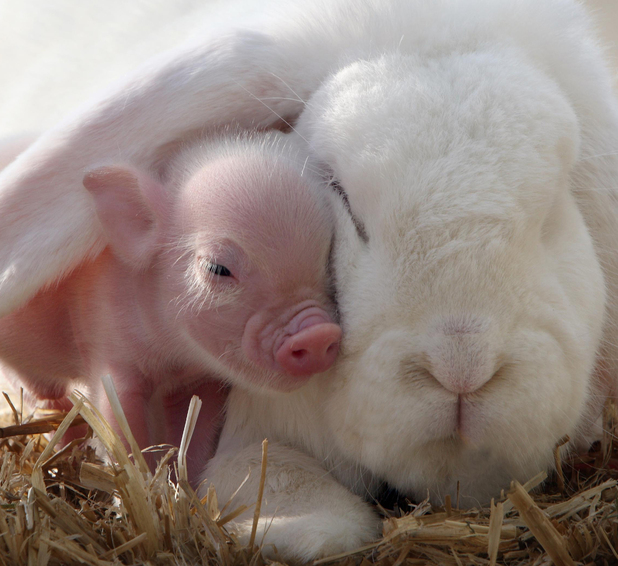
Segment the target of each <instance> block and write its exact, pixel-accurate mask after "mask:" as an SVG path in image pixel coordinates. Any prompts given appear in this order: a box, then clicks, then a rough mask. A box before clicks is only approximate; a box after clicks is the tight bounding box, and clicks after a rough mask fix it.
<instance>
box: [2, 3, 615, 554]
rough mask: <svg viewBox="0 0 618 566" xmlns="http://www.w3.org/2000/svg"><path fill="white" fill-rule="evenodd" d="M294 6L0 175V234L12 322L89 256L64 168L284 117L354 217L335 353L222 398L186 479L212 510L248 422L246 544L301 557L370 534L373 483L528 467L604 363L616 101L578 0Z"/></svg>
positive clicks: (589, 406)
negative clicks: (2, 216) (2, 214)
mask: <svg viewBox="0 0 618 566" xmlns="http://www.w3.org/2000/svg"><path fill="white" fill-rule="evenodd" d="M307 4H308V5H304V4H303V3H302V2H299V3H298V6H296V5H294V6H288V5H286V6H285V8H283V7H282V8H281V10H280V13H279V14H277V15H275V16H272V17H267V18H265V19H264V20H259V21H258V20H257V19H256V20H255V21H251V20H249V21H248V23H247V26H246V27H243V28H242V29H241V28H234V26H232V27H231V28H230V30H229V31H228V32H227V33H221V34H220V35H212V36H206V37H204V38H203V40H202V42H201V43H199V44H192V45H190V46H188V47H183V48H180V49H179V50H177V51H175V52H171V53H170V54H169V55H168V56H166V57H164V58H162V59H158V60H157V61H155V62H153V63H151V65H150V66H149V67H146V68H144V70H142V71H140V72H139V73H138V74H136V75H135V76H134V77H133V78H130V79H129V80H128V81H127V82H125V83H124V85H119V86H118V87H116V89H115V90H112V91H110V93H108V94H106V95H104V96H102V98H101V102H100V103H98V104H93V105H91V106H90V107H88V108H86V109H85V110H84V111H82V113H78V114H76V115H75V117H74V118H72V119H71V120H69V121H67V122H66V123H65V124H64V125H61V126H59V127H58V128H57V129H56V130H54V131H50V132H49V133H48V134H47V135H46V136H44V137H43V138H41V140H40V141H39V142H38V143H37V144H35V146H33V147H32V148H31V150H30V151H29V152H27V153H26V154H24V155H23V156H22V157H20V158H19V159H18V160H17V161H16V162H15V164H14V165H13V166H11V167H9V168H8V169H7V170H6V173H5V174H4V175H3V176H2V177H0V207H2V208H3V209H4V210H7V209H8V210H9V211H11V210H12V209H11V206H14V203H22V204H23V203H24V202H34V201H26V200H25V199H24V195H29V198H32V197H31V196H30V195H32V196H34V195H36V196H37V198H40V199H44V200H39V201H38V203H37V204H32V205H29V204H27V205H26V206H27V208H26V214H25V215H24V214H23V212H24V209H23V208H20V209H19V210H20V212H21V215H17V214H15V216H14V217H11V218H9V222H8V227H7V223H4V224H3V225H2V226H0V241H1V242H2V243H3V246H2V248H0V270H1V272H2V273H4V276H3V278H2V279H0V305H1V306H2V309H1V310H3V311H4V312H7V311H8V310H10V309H11V308H12V307H13V306H14V305H16V304H19V303H20V302H22V301H24V300H26V299H27V298H28V296H30V295H31V294H32V293H34V292H35V291H36V290H37V289H38V288H39V287H40V286H41V285H42V284H45V283H47V282H49V281H52V280H53V279H54V278H57V277H60V276H61V275H62V273H63V272H64V271H65V270H67V269H69V268H70V267H71V266H72V265H74V264H75V262H77V261H79V260H81V258H82V257H83V256H84V255H85V254H88V253H96V252H97V250H98V249H99V247H100V246H101V245H102V242H101V240H100V235H99V234H98V232H97V231H96V230H93V229H92V227H91V226H92V224H91V220H92V213H91V212H90V210H89V209H88V208H87V206H86V202H85V201H84V202H83V203H81V200H83V197H82V196H81V191H80V186H79V182H80V181H81V170H82V168H83V167H85V166H87V165H90V164H91V162H92V161H97V160H101V161H102V160H104V159H108V158H109V156H110V154H111V153H114V152H117V151H118V150H117V144H118V143H120V142H119V140H122V144H123V146H124V151H126V152H127V153H130V155H131V158H132V159H134V160H136V161H138V162H140V163H149V162H153V161H156V160H157V159H160V158H161V152H162V151H163V150H162V149H161V148H162V147H164V146H165V144H168V143H169V142H172V141H174V140H175V139H176V138H179V137H181V138H182V137H183V136H186V135H187V134H188V132H189V131H190V130H192V129H196V128H202V127H206V126H219V125H223V124H226V123H229V122H233V121H235V122H237V123H239V124H240V125H241V126H244V127H249V126H254V125H260V126H267V127H268V126H270V125H276V123H277V121H278V120H279V117H283V118H285V119H287V120H295V119H297V118H298V123H297V130H298V133H299V136H301V137H302V138H304V139H305V140H306V141H307V142H308V144H309V146H308V151H309V152H310V153H311V154H312V155H313V157H314V160H315V163H314V164H312V166H314V167H322V168H323V169H324V170H330V171H331V172H332V173H333V175H334V176H335V177H336V179H337V180H338V181H339V182H340V183H341V186H342V187H343V188H344V189H345V190H346V191H347V194H348V196H349V206H350V211H351V213H352V214H353V215H354V217H355V220H356V225H355V223H354V222H353V221H352V218H351V216H350V214H349V213H348V211H346V210H345V209H344V206H343V204H342V205H341V206H340V207H339V209H338V227H337V236H336V247H335V250H334V256H333V259H334V270H335V277H336V283H337V290H338V300H339V307H340V312H341V319H342V325H343V328H344V341H343V343H342V356H341V359H340V363H338V364H337V366H336V368H335V370H334V371H332V372H330V373H329V374H328V375H323V376H320V377H318V378H316V379H314V380H313V381H312V382H311V383H309V384H308V385H307V386H306V387H305V388H303V389H302V390H300V391H298V392H295V393H292V394H287V395H258V394H256V393H251V394H250V395H249V394H247V393H246V392H244V391H243V390H240V389H237V390H235V391H234V392H233V393H232V397H231V399H230V405H229V411H228V419H227V423H226V427H225V429H224V431H223V436H222V440H221V444H220V449H219V453H218V455H217V456H216V458H215V459H214V460H213V461H212V462H211V464H210V465H209V467H208V469H207V471H206V475H207V477H208V478H209V479H212V480H214V481H216V483H217V490H218V492H219V493H220V494H221V497H222V498H223V499H224V498H225V495H229V494H231V493H232V492H233V491H234V489H235V487H236V486H237V484H238V480H239V476H242V475H243V472H244V470H242V469H241V468H242V467H243V464H244V466H245V468H246V467H248V466H252V467H253V468H255V467H256V465H257V463H258V460H259V452H258V447H259V442H260V441H261V440H262V438H263V437H265V436H267V437H268V438H269V439H270V440H271V442H272V444H271V447H272V448H271V450H272V453H273V460H272V462H273V472H274V475H273V476H272V477H271V478H270V479H269V484H268V489H269V490H270V491H269V494H268V499H269V503H268V504H267V505H266V507H265V508H264V514H263V520H264V521H266V522H268V521H269V520H270V519H271V518H274V522H273V524H272V527H271V530H269V531H268V532H267V533H266V535H265V538H264V541H265V543H266V544H269V543H275V544H276V546H277V548H278V550H279V551H280V552H282V554H283V555H284V556H286V557H291V558H303V559H308V558H311V557H314V556H320V555H323V554H326V553H330V552H337V551H342V550H346V549H348V548H350V547H351V546H353V545H355V544H357V543H358V542H359V541H366V540H369V539H370V538H372V537H373V536H377V534H378V528H377V525H376V523H375V522H374V519H373V518H372V516H371V514H370V513H369V512H368V510H367V508H366V507H365V506H364V504H363V503H362V501H361V499H360V496H365V495H367V494H372V493H374V490H375V486H376V482H377V481H379V480H388V481H389V482H390V483H391V484H392V485H393V486H395V487H398V488H399V489H400V490H402V491H404V492H408V493H410V494H413V495H420V496H424V495H425V493H426V490H427V489H429V490H430V493H431V496H432V499H433V500H434V501H440V500H441V499H442V498H443V496H444V495H445V494H447V493H453V491H454V489H455V485H456V482H457V480H460V482H461V487H462V491H463V495H464V497H465V499H464V503H466V504H474V503H475V502H476V501H477V500H482V501H486V500H487V499H488V498H489V497H491V496H494V495H496V494H497V493H498V491H499V489H500V488H501V487H506V485H507V484H508V482H509V481H510V479H512V478H513V477H515V478H518V479H521V480H524V479H527V478H528V477H529V476H530V475H531V474H533V473H536V472H537V471H538V470H539V469H541V468H547V467H549V466H550V465H551V451H552V448H553V446H554V444H555V442H556V441H557V440H558V439H559V438H561V437H562V436H563V435H564V434H569V435H571V436H572V438H574V439H576V440H577V439H578V438H584V437H585V436H586V435H587V434H588V433H589V432H590V427H591V423H592V422H593V421H595V420H596V419H597V417H598V415H599V412H600V407H601V405H602V403H603V400H604V399H605V397H606V396H607V394H608V392H609V391H610V390H611V389H612V388H613V387H614V385H615V383H614V380H615V376H616V367H615V363H616V360H618V352H617V351H616V348H617V347H618V346H617V345H616V344H617V343H618V340H616V336H615V321H616V316H617V315H618V313H617V312H616V306H615V305H616V301H615V297H616V293H617V291H618V289H617V288H616V286H617V285H618V278H617V276H616V274H617V273H618V262H617V261H616V254H615V252H614V249H615V242H616V241H618V238H617V236H618V234H617V233H616V231H617V230H616V218H618V216H617V215H616V213H617V209H616V179H618V158H617V153H616V151H617V150H618V108H617V105H616V101H615V99H614V97H613V95H612V93H611V88H610V81H609V77H608V74H607V71H606V70H605V68H604V65H603V63H602V60H601V56H600V54H599V52H598V50H597V48H596V47H595V45H594V42H593V41H592V40H591V34H590V31H589V30H588V27H587V26H588V24H587V19H586V17H585V14H584V13H583V12H582V10H581V8H580V7H578V6H577V5H576V4H575V3H574V2H572V1H571V0H544V1H539V0H534V1H533V0H517V1H513V0H499V1H498V0H450V1H446V0H442V1H434V2H421V1H416V2H409V1H404V0H392V1H388V2H385V1H378V0H375V1H374V0H365V1H362V0H338V1H337V2H329V3H326V2H324V3H321V2H312V3H310V4H309V3H307ZM303 101H306V102H307V104H306V105H305V104H304V102H303ZM273 111H274V112H275V113H276V114H277V115H275V114H274V113H273ZM153 140H154V141H153ZM50 172H51V173H53V174H54V176H53V177H52V176H51V175H50ZM43 173H45V176H43ZM41 202H43V203H44V205H41ZM77 202H80V203H81V204H79V206H77V204H76V203H77ZM7 203H8V204H7ZM69 206H70V207H72V210H74V211H75V213H74V215H73V216H72V218H71V219H70V220H71V221H70V222H69V221H68V220H69V219H68V218H67V217H66V214H62V212H63V211H64V210H67V209H69V208H68V207H69ZM12 218H14V219H12ZM34 225H36V226H37V232H36V234H35V235H34V236H32V233H31V232H29V231H28V232H27V231H26V229H29V228H31V227H32V226H34ZM361 226H362V228H361ZM75 235H78V237H77V238H74V236H75ZM364 236H366V237H364ZM33 241H34V242H36V243H37V248H36V249H33V247H32V242H33ZM5 243H6V245H4V244H5ZM39 243H40V245H39ZM26 250H27V252H28V253H27V254H26V253H24V251H26ZM606 294H607V296H608V297H609V300H608V301H606ZM597 356H600V357H602V364H597V366H596V367H597V371H596V373H595V363H596V362H597ZM598 368H601V369H602V371H598ZM459 394H461V395H462V397H461V398H462V399H465V400H466V404H464V405H463V413H461V414H462V415H463V417H462V418H461V419H459V421H458V417H457V411H456V405H457V400H458V395H459ZM458 433H459V434H458ZM281 445H285V447H282V446H281ZM302 452H304V453H305V455H302V454H301V453H302ZM307 454H308V455H309V456H311V457H313V458H314V459H315V461H314V460H311V458H308V457H307ZM239 470H240V471H239ZM256 473H257V470H255V471H254V475H253V476H252V477H253V479H252V480H251V482H250V483H249V484H248V485H247V486H245V488H244V492H243V494H241V496H240V502H247V501H251V500H252V497H254V495H255V493H256V492H257V480H256V478H255V476H256ZM333 478H334V480H337V481H338V482H340V483H341V484H343V485H345V486H346V487H347V488H349V490H351V492H352V493H351V492H347V491H345V490H342V489H339V488H340V487H341V486H339V485H337V484H336V483H334V481H333ZM249 515H250V512H249ZM293 516H295V518H294V519H293V520H292V519H291V517H293ZM325 516H326V517H329V519H328V520H325V519H324V517H325ZM350 516H353V517H359V520H358V522H357V521H349V520H348V518H349V517H350ZM336 517H339V521H338V520H336ZM249 525H250V520H249V518H248V516H247V517H244V518H241V519H239V520H238V521H237V526H238V529H239V530H240V532H241V534H242V536H245V537H246V536H247V529H248V528H249ZM334 525H337V527H336V528H337V530H336V531H331V530H330V529H331V528H332V529H335V526H334ZM325 530H326V531H328V532H331V534H332V535H333V536H331V537H328V536H326V533H325ZM318 532H319V533H324V537H322V536H321V535H320V536H319V537H318V536H314V534H315V533H318Z"/></svg>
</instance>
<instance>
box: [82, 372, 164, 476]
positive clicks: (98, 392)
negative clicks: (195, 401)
mask: <svg viewBox="0 0 618 566" xmlns="http://www.w3.org/2000/svg"><path fill="white" fill-rule="evenodd" d="M111 375H112V380H113V382H114V387H115V388H116V392H117V393H118V398H119V399H120V404H121V405H122V409H123V411H124V414H125V416H126V418H127V421H128V423H129V427H130V429H131V432H132V434H133V436H134V438H135V440H136V442H137V444H138V445H139V447H140V448H142V449H144V448H147V447H148V446H150V445H151V444H152V443H153V441H152V438H153V436H154V435H153V431H152V424H151V416H150V413H151V407H150V405H151V402H150V401H151V393H152V392H151V390H150V388H148V387H145V386H144V379H143V376H139V377H138V376H135V375H130V374H128V373H117V372H114V373H112V374H111ZM91 398H92V400H93V402H94V403H95V405H96V406H97V408H98V409H99V410H100V411H101V413H102V414H103V416H104V417H105V419H106V420H107V422H108V423H109V424H110V426H111V427H112V428H113V429H114V430H115V431H116V432H117V433H118V434H119V435H120V438H122V440H123V442H124V444H125V446H126V447H127V449H128V450H129V451H130V450H131V449H130V448H129V446H128V443H127V441H126V439H125V437H124V434H123V433H122V430H121V429H120V426H119V425H118V422H117V421H116V418H115V417H114V413H113V411H112V407H111V405H110V403H109V400H108V399H107V395H106V394H105V390H104V389H103V384H102V383H101V382H99V383H98V384H97V386H96V388H95V389H94V390H93V391H92V393H91ZM152 420H154V419H152ZM149 464H150V465H151V467H153V465H154V461H152V462H149Z"/></svg>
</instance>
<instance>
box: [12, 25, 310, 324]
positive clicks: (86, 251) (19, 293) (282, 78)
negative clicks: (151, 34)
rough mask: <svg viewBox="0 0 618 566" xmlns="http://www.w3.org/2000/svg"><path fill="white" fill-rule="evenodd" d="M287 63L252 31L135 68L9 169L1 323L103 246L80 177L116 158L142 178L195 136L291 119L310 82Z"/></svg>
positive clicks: (273, 45) (274, 46)
mask: <svg viewBox="0 0 618 566" xmlns="http://www.w3.org/2000/svg"><path fill="white" fill-rule="evenodd" d="M299 51H300V50H299ZM295 56H298V58H299V59H301V58H302V59H305V58H306V54H305V53H302V54H301V53H300V52H298V53H296V52H295ZM290 58H292V59H293V58H294V57H292V56H291V55H290V53H289V50H286V49H284V48H283V47H282V45H280V44H278V43H277V41H276V40H275V39H273V37H271V36H268V35H266V34H263V33H261V32H253V31H250V30H248V31H247V30H244V31H231V32H229V33H227V34H224V35H217V36H215V37H211V38H210V39H208V38H206V39H205V40H203V41H202V42H200V43H199V44H195V43H193V44H191V45H188V46H187V45H185V46H183V47H182V48H179V49H176V50H175V51H173V52H170V53H168V54H167V55H166V56H165V57H163V58H161V57H159V58H157V59H156V60H154V61H151V62H149V63H148V64H147V65H145V66H144V67H142V68H140V69H139V70H138V71H136V72H135V73H134V74H133V75H132V76H129V77H128V78H127V79H126V80H125V81H124V82H122V83H121V84H119V85H116V86H115V87H114V88H112V89H111V90H109V91H108V92H106V93H104V95H102V96H101V97H100V98H99V99H98V100H97V101H95V102H94V103H91V104H89V105H88V106H86V107H84V108H82V109H81V111H79V112H77V113H76V114H74V115H72V116H71V117H69V119H67V120H65V121H64V122H63V123H61V124H60V125H58V126H57V127H55V128H54V129H52V130H50V131H49V132H47V133H46V134H45V135H43V136H42V137H41V138H40V139H39V140H38V141H37V142H36V143H35V144H33V145H32V146H31V147H30V148H29V150H28V151H26V152H25V153H23V154H22V155H21V156H20V157H19V158H18V159H17V160H15V161H14V162H13V163H12V164H11V165H9V167H7V169H6V170H5V171H3V172H2V174H0V215H1V217H2V222H1V223H0V316H2V315H4V314H7V313H9V312H11V310H13V309H15V308H17V307H18V306H20V305H21V304H23V303H25V302H26V301H27V300H28V299H29V298H31V297H32V296H33V295H34V294H35V293H36V292H37V291H38V290H39V289H40V288H42V287H43V286H45V285H48V284H50V283H53V282H54V281H56V280H58V279H60V278H61V277H62V276H63V275H64V274H65V273H66V272H68V271H69V270H71V269H72V268H73V267H75V266H76V265H78V264H79V263H80V262H81V261H83V260H84V258H86V257H88V256H95V255H97V254H98V253H100V251H101V250H102V249H103V248H104V246H105V245H106V243H107V242H106V239H105V237H104V234H103V233H102V231H101V226H100V224H99V223H98V222H96V221H95V211H94V210H93V208H92V201H91V199H90V197H89V196H88V194H87V192H86V191H85V190H84V187H83V185H82V179H83V177H84V172H85V171H87V170H89V169H90V168H92V167H93V166H95V165H97V164H98V163H102V162H113V161H117V160H118V158H119V154H120V156H121V158H122V159H123V160H124V161H128V162H130V163H132V164H134V165H136V166H138V167H144V168H149V167H150V166H151V165H152V162H153V161H155V160H159V161H160V160H161V153H162V149H161V148H165V147H167V146H173V145H174V142H175V141H176V140H182V138H183V137H185V136H187V135H188V132H191V131H195V130H202V131H208V129H210V128H216V127H222V126H226V125H228V124H233V125H235V126H239V127H263V128H268V127H273V126H274V125H275V124H278V123H281V120H284V121H288V120H293V119H295V117H296V116H298V114H299V113H300V112H301V111H302V109H303V107H304V102H303V100H305V99H306V98H307V96H309V94H310V93H311V91H312V89H313V88H315V85H314V84H312V80H313V81H315V80H317V79H316V78H315V77H316V76H317V74H314V75H313V76H314V79H309V78H307V75H305V74H300V73H297V69H299V68H301V67H302V65H301V64H300V62H295V61H290ZM291 93H294V94H291Z"/></svg>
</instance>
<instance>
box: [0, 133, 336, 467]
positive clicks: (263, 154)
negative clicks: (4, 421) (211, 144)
mask: <svg viewBox="0 0 618 566" xmlns="http://www.w3.org/2000/svg"><path fill="white" fill-rule="evenodd" d="M226 143H227V145H226V146H225V147H226V148H227V149H225V150H224V151H215V150H216V146H215V148H214V149H213V148H211V151H210V152H209V151H206V155H204V150H203V149H200V150H197V151H194V154H196V155H198V156H200V157H201V160H200V162H199V165H195V162H196V159H195V155H193V159H185V161H184V162H181V165H180V166H179V168H178V169H179V170H180V169H182V172H181V173H178V172H177V173H176V176H177V177H178V178H179V179H187V180H186V181H180V180H179V181H175V180H174V173H172V178H171V180H170V181H169V182H168V183H166V186H165V187H164V186H163V185H162V184H161V183H160V182H158V181H156V180H155V179H153V178H151V177H150V176H149V175H148V174H146V173H144V172H141V171H136V170H133V169H131V168H129V167H121V166H111V167H102V168H99V169H97V170H95V171H92V172H91V173H88V174H87V175H86V177H85V178H84V186H85V187H86V189H88V191H89V192H90V193H91V194H92V196H93V197H94V203H95V207H96V211H97V215H98V217H99V220H100V222H101V225H102V227H103V230H104V232H105V234H106V237H107V240H108V242H109V245H108V247H107V249H106V250H105V251H104V252H103V253H102V254H101V255H99V256H98V257H97V258H96V259H95V260H94V261H93V262H90V263H85V264H82V265H81V267H80V268H78V269H77V270H76V271H75V272H73V273H72V274H71V275H70V276H68V277H66V278H65V279H64V280H63V281H62V282H61V283H60V284H59V285H57V286H55V287H53V288H50V289H47V290H45V291H43V292H41V293H39V294H38V295H37V296H36V297H35V298H34V299H32V300H31V301H30V302H29V303H28V304H27V305H26V306H25V307H23V308H21V309H20V310H18V311H16V312H14V313H12V314H10V315H8V316H6V317H4V318H3V319H0V357H1V358H2V360H3V362H4V363H5V364H6V365H8V366H10V367H11V368H12V369H13V370H14V371H16V372H17V373H18V375H19V376H20V378H21V380H22V381H23V383H24V384H25V385H26V387H27V388H28V389H29V390H30V391H31V392H32V393H33V394H34V395H35V396H36V397H37V398H40V399H55V400H57V402H60V403H62V402H63V398H64V396H65V395H66V394H67V391H68V390H69V388H70V387H71V386H72V385H75V384H79V383H80V382H81V385H82V387H84V386H85V387H86V389H87V390H88V392H89V395H90V396H91V397H92V398H93V400H94V401H95V402H96V403H97V404H98V406H99V407H100V408H101V410H102V411H103V413H104V414H105V415H106V416H107V417H108V418H109V419H110V421H111V422H114V421H113V417H112V415H111V410H110V407H109V406H108V404H107V401H106V398H105V395H104V393H103V392H102V387H101V385H100V381H99V377H100V376H102V375H105V374H108V373H109V374H110V375H111V376H112V378H113V380H114V383H115V385H116V388H117V390H118V394H119V396H120V399H121V403H122V405H123V408H124V410H125V412H126V415H127V418H128V420H129V424H130V426H131V429H132V431H133V433H134V435H135V437H136V440H137V441H138V443H139V445H140V447H146V446H148V445H150V444H153V443H161V442H167V443H174V444H176V445H177V444H178V443H179V442H180V438H181V434H182V429H183V427H184V421H185V416H186V408H187V406H188V403H189V400H190V398H191V396H192V395H193V394H198V395H199V396H200V397H201V398H202V400H203V402H204V403H205V406H204V407H203V409H202V412H201V416H200V422H199V423H198V426H197V427H196V433H195V434H196V435H197V437H196V436H194V438H193V440H192V443H191V448H192V450H191V451H190V454H189V458H188V463H189V467H190V472H191V474H192V475H193V477H195V475H196V474H197V473H198V472H199V471H200V470H201V469H202V468H203V466H204V464H205V463H206V462H207V460H208V458H209V457H210V456H211V455H212V454H213V452H214V449H215V447H216V441H217V437H218V431H219V429H220V426H221V424H222V419H223V414H224V406H225V401H226V397H227V391H228V387H227V384H238V385H241V386H246V387H252V388H258V389H262V388H270V389H274V390H279V391H289V390H293V389H296V388H298V387H300V386H302V385H303V384H304V383H306V381H307V380H308V379H309V377H310V376H311V375H313V374H314V373H317V372H321V371H324V370H326V369H328V368H329V367H330V366H331V365H332V364H333V362H334V360H335V358H336V356H337V351H338V344H339V339H340V337H341V330H340V328H339V326H338V325H337V324H336V323H335V322H334V319H333V312H332V311H333V309H332V305H331V302H330V300H329V298H328V289H327V281H328V277H327V273H326V266H327V261H328V254H329V251H330V241H331V237H332V226H331V225H332V222H331V217H330V214H329V210H330V209H329V208H328V203H327V202H326V200H323V199H325V198H326V197H325V195H324V194H323V193H324V192H325V189H323V188H322V187H320V185H319V183H318V182H317V181H316V180H312V179H311V178H309V177H308V176H307V174H304V175H303V176H301V175H300V173H299V171H298V170H297V169H296V168H295V164H294V163H293V160H288V161H289V163H288V161H286V159H285V158H284V157H282V156H281V155H279V154H278V153H277V152H278V151H279V150H278V149H277V148H275V149H273V147H274V146H273V147H270V148H269V147H268V146H264V145H263V144H258V143H255V142H254V141H247V140H244V141H243V140H241V141H228V142H226ZM211 153H212V154H214V155H213V156H212V157H211V155H210V154H211ZM170 195H171V196H170ZM209 262H210V263H209ZM213 264H216V265H219V266H224V267H225V269H226V270H228V271H226V272H220V273H219V274H215V273H213V272H212V271H211V270H212V269H217V268H215V267H214V266H213ZM209 266H210V269H209ZM219 270H220V268H219ZM228 273H229V275H228ZM160 412H162V414H163V415H164V418H163V419H162V418H160V416H159V413H160Z"/></svg>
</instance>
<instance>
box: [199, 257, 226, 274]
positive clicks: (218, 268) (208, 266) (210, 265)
mask: <svg viewBox="0 0 618 566" xmlns="http://www.w3.org/2000/svg"><path fill="white" fill-rule="evenodd" d="M198 264H199V266H200V268H201V269H203V270H204V271H208V272H210V273H212V274H213V275H219V276H220V277H232V272H231V271H230V270H229V269H228V268H227V267H225V265H221V264H220V263H216V262H215V261H213V260H212V259H210V258H206V257H200V258H198Z"/></svg>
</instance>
